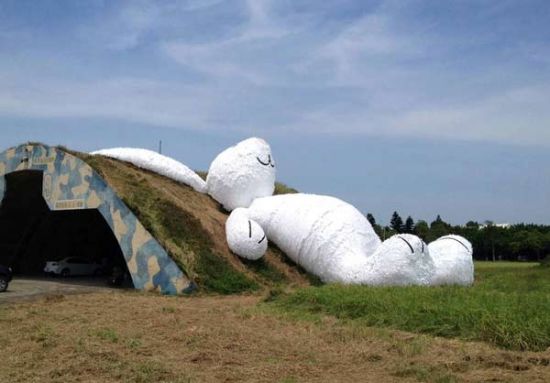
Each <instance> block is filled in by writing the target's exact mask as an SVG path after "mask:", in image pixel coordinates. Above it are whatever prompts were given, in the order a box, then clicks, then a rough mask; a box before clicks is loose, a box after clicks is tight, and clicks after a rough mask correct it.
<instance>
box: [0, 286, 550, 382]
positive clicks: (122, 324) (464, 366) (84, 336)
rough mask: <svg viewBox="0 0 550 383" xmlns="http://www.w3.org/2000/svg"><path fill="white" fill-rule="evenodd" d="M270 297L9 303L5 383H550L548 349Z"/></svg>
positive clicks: (94, 296) (3, 320) (2, 308)
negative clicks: (289, 309) (274, 304)
mask: <svg viewBox="0 0 550 383" xmlns="http://www.w3.org/2000/svg"><path fill="white" fill-rule="evenodd" d="M261 299H262V297H261V296H229V297H217V296H203V297H200V296H199V297H191V298H181V297H180V298H174V297H161V296H157V295H152V294H144V293H139V292H133V291H116V290H104V291H103V290H102V291H100V292H94V293H89V294H84V295H50V296H47V297H43V298H40V299H39V300H35V301H32V302H20V303H11V304H0V330H1V331H2V343H3V344H2V352H3V357H2V367H1V368H0V380H3V381H7V382H287V383H290V382H378V383H380V382H415V381H423V382H462V381H464V382H481V381H483V382H487V381H490V382H530V383H534V382H548V381H550V366H549V364H550V350H547V351H546V352H543V353H529V352H525V353H522V352H509V351H503V350H499V349H496V348H494V347H491V346H488V345H486V344H482V343H468V342H462V341H458V340H448V339H438V338H433V337H428V336H421V335H414V334H408V333H403V332H396V331H390V330H381V329H373V328H365V327H357V326H352V325H349V324H342V323H340V322H338V321H337V320H335V319H333V318H329V317H327V318H323V319H322V320H320V321H318V322H312V321H303V320H295V319H292V318H285V317H280V316H276V315H274V314H271V313H269V311H267V310H264V309H262V308H258V302H260V301H261Z"/></svg>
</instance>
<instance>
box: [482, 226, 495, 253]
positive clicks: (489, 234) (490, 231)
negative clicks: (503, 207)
mask: <svg viewBox="0 0 550 383" xmlns="http://www.w3.org/2000/svg"><path fill="white" fill-rule="evenodd" d="M483 231H484V232H485V234H486V239H487V242H488V243H489V246H490V247H491V258H492V260H493V262H494V261H496V253H495V234H496V226H495V225H494V223H493V221H485V228H484V230H483Z"/></svg>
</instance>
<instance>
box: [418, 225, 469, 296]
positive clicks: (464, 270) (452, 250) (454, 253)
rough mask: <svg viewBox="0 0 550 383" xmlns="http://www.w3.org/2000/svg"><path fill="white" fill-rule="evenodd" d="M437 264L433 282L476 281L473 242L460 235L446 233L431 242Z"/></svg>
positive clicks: (463, 283) (448, 283)
mask: <svg viewBox="0 0 550 383" xmlns="http://www.w3.org/2000/svg"><path fill="white" fill-rule="evenodd" d="M428 247H429V249H430V254H431V256H432V259H433V262H434V264H435V275H434V277H433V282H432V283H433V284H436V285H450V284H456V285H464V286H469V285H471V284H472V283H474V262H473V258H472V244H471V243H470V242H469V241H468V240H467V239H466V238H463V237H461V236H459V235H446V236H444V237H441V238H439V239H437V240H436V241H434V242H432V243H430V244H429V246H428Z"/></svg>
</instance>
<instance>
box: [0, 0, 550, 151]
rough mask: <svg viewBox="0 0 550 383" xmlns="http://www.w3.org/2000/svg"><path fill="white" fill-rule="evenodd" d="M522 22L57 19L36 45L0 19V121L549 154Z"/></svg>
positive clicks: (540, 73) (416, 11)
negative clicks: (78, 121)
mask: <svg viewBox="0 0 550 383" xmlns="http://www.w3.org/2000/svg"><path fill="white" fill-rule="evenodd" d="M94 4H95V5H94ZM542 4H543V3H542ZM540 6H543V5H540ZM526 7H527V6H525V5H523V4H522V3H504V2H484V3H483V4H481V3H473V2H472V3H468V4H464V5H460V4H458V5H452V6H449V7H447V8H444V7H441V6H435V5H434V6H432V7H428V6H426V4H425V3H414V2H413V3H403V2H394V1H380V2H372V3H365V2H354V1H349V2H341V3H338V4H336V3H334V4H330V3H326V4H325V3H324V4H322V5H320V4H318V3H317V2H314V1H300V2H286V1H283V2H280V1H255V0H248V1H235V2H225V1H216V0H210V1H183V2H177V1H173V2H172V1H168V2H156V1H145V0H140V1H135V2H120V3H119V2H117V3H110V2H108V3H103V2H98V3H90V4H89V5H88V6H86V7H84V6H75V5H67V4H60V5H59V7H58V9H57V11H59V12H72V13H73V14H74V15H75V17H74V20H73V21H71V20H72V19H71V20H62V21H61V22H60V23H59V25H57V26H55V28H57V29H56V31H55V33H52V34H51V35H49V36H44V35H39V36H38V37H37V38H36V33H38V32H37V30H36V28H37V27H36V23H33V20H28V22H21V20H19V22H14V20H12V19H14V18H17V17H19V18H23V19H24V18H25V15H24V14H21V15H17V14H15V13H14V14H10V9H11V7H6V6H4V8H3V9H4V11H3V13H4V15H3V16H1V17H2V21H5V22H4V23H3V27H2V28H1V29H0V42H1V45H0V50H1V52H0V53H2V55H4V56H5V57H16V59H14V60H6V61H4V62H2V63H0V69H1V70H2V71H3V73H8V74H9V76H6V75H4V76H0V116H2V115H4V116H33V117H44V118H52V117H56V118H63V117H74V116H79V117H81V118H87V117H90V118H93V117H102V118H111V119H118V120H125V121H135V122H140V123H146V124H153V125H156V126H167V127H171V128H182V129H195V130H200V131H216V130H217V129H232V130H235V131H241V132H243V133H246V132H247V131H252V130H253V131H255V132H257V131H258V130H260V131H262V130H263V131H271V130H274V131H278V132H285V131H302V132H309V133H310V134H336V133H339V134H347V135H378V136H405V137H408V136H411V137H412V136H414V137H426V138H430V139H432V138H441V139H445V140H453V139H460V140H482V141H489V142H490V141H494V142H508V143H513V144H517V143H521V144H528V145H544V146H550V135H549V133H548V126H549V124H550V115H549V112H548V108H547V107H546V102H545V100H548V99H550V80H549V78H550V76H549V74H550V73H549V72H550V68H549V67H548V62H549V61H550V60H549V59H548V57H550V56H549V53H548V48H547V45H545V44H544V38H545V37H548V35H549V31H548V28H546V27H545V26H544V18H543V16H542V15H543V13H541V14H540V16H539V17H537V15H533V14H532V12H530V11H529V10H528V9H526ZM8 8H9V9H8ZM13 8H14V9H15V8H16V7H13ZM448 8H449V9H448ZM13 12H15V11H13ZM514 18H520V19H521V18H523V19H526V18H528V19H529V21H530V22H531V30H529V29H526V28H523V27H521V26H520V25H519V24H515V23H513V22H511V21H513V19H514ZM524 21H525V20H524ZM45 22H46V21H45ZM52 23H53V21H52ZM55 28H54V29H55ZM18 36H22V37H20V43H21V44H18V41H17V39H18ZM24 36H34V37H35V39H34V40H33V41H28V40H27V39H25V38H24ZM537 36H538V37H537ZM45 42H46V43H47V44H48V45H49V46H56V47H57V49H48V50H46V49H43V48H41V46H44V45H43V44H44V43H45ZM33 44H35V45H36V49H35V50H33V49H32V46H33ZM23 46H24V47H25V53H24V54H22V51H21V50H20V49H21V48H19V47H23ZM37 63H45V64H44V65H42V66H41V65H39V64H37ZM119 68H125V69H124V70H122V69H119ZM84 72H85V76H80V74H81V73H84ZM68 74H69V76H67V75H68ZM29 79H30V80H31V81H29Z"/></svg>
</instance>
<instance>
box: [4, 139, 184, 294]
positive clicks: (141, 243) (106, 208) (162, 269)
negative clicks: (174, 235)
mask: <svg viewBox="0 0 550 383" xmlns="http://www.w3.org/2000/svg"><path fill="white" fill-rule="evenodd" d="M25 170H37V171H42V172H43V184H42V195H43V197H44V200H45V201H46V203H47V205H48V207H49V208H50V210H80V209H98V211H99V212H100V213H101V215H102V216H103V217H104V218H105V221H106V222H107V224H108V225H109V227H110V228H111V230H112V231H113V233H114V235H115V237H116V239H117V241H118V243H119V245H120V248H121V250H122V253H123V255H124V258H125V260H126V264H127V266H128V271H129V272H130V275H131V277H132V281H133V284H134V287H135V288H137V289H140V290H149V291H150V290H156V291H159V292H161V293H165V294H178V293H181V292H183V291H184V290H185V289H186V288H189V287H190V281H189V279H188V278H187V277H186V276H185V274H184V273H183V272H182V271H181V270H180V269H179V267H178V266H177V265H176V264H175V262H174V261H173V260H172V259H171V258H170V257H169V256H168V254H167V253H166V251H165V250H164V249H163V248H162V246H160V244H159V243H158V242H157V241H156V240H155V239H154V238H153V237H152V236H151V234H150V233H149V232H148V231H147V230H146V229H145V228H144V227H143V225H142V224H141V223H140V222H139V221H138V219H137V218H136V216H135V215H134V214H133V213H132V212H131V211H130V209H129V208H128V207H127V206H126V205H125V204H124V203H123V202H122V201H121V199H120V198H119V197H118V196H117V195H116V193H115V192H114V190H113V189H112V188H110V187H109V185H107V183H106V182H105V181H104V180H103V179H102V178H101V177H100V176H99V175H98V174H97V173H96V172H95V171H94V170H93V169H92V168H91V167H90V166H89V165H88V164H86V163H85V162H84V161H82V160H81V159H79V158H77V157H75V156H74V155H72V154H70V153H68V152H66V151H64V150H62V149H60V148H57V147H50V146H46V145H42V144H23V145H20V146H17V147H14V148H11V149H8V150H6V151H5V152H3V153H1V154H0V201H1V200H2V199H3V197H4V193H5V189H6V180H5V177H4V176H5V175H6V174H9V173H12V172H18V171H25Z"/></svg>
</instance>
